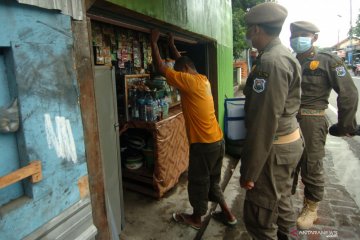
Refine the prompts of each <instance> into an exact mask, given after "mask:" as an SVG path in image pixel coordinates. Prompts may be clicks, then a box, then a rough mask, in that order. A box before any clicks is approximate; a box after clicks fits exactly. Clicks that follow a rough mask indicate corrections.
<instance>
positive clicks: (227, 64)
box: [217, 45, 234, 128]
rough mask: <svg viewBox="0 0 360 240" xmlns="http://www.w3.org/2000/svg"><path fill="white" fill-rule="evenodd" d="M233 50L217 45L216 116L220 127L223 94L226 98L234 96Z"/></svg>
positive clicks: (222, 114) (222, 115)
mask: <svg viewBox="0 0 360 240" xmlns="http://www.w3.org/2000/svg"><path fill="white" fill-rule="evenodd" d="M232 56H233V50H232V47H231V48H229V47H225V46H221V45H218V46H217V61H218V79H219V82H218V109H219V113H218V117H219V124H220V126H221V128H223V127H224V111H225V108H224V99H225V95H226V96H227V97H228V98H231V97H233V96H234V89H233V67H232V66H233V64H232Z"/></svg>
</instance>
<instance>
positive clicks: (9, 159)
mask: <svg viewBox="0 0 360 240" xmlns="http://www.w3.org/2000/svg"><path fill="white" fill-rule="evenodd" d="M6 53H7V51H6V48H0V108H6V107H8V106H9V105H10V103H11V102H12V101H13V98H14V96H11V94H10V92H11V91H10V89H9V81H12V79H11V77H10V76H11V74H10V73H9V69H12V68H11V67H10V66H7V63H8V61H6ZM0 117H1V116H0ZM1 121H3V120H1V119H0V123H1ZM18 168H20V163H19V155H18V148H17V142H16V133H1V132H0V176H4V175H7V174H9V173H11V172H13V171H15V170H17V169H18ZM23 194H24V190H23V186H22V183H21V182H17V183H14V184H12V185H10V186H8V187H5V188H3V189H0V207H1V206H2V205H4V204H6V203H8V202H9V201H11V200H12V199H16V198H18V197H20V196H22V195H23Z"/></svg>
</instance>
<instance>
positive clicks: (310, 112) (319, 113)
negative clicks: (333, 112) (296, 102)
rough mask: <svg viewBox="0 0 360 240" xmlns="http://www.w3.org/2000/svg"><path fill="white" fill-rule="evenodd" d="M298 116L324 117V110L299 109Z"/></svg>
mask: <svg viewBox="0 0 360 240" xmlns="http://www.w3.org/2000/svg"><path fill="white" fill-rule="evenodd" d="M300 115H302V116H324V115H325V110H323V109H308V108H300Z"/></svg>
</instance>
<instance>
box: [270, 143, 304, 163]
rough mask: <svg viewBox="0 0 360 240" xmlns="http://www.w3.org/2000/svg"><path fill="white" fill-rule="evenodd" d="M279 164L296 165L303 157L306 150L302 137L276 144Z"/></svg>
mask: <svg viewBox="0 0 360 240" xmlns="http://www.w3.org/2000/svg"><path fill="white" fill-rule="evenodd" d="M274 149H275V155H276V164H277V165H295V166H296V164H297V163H298V161H299V160H300V158H301V155H302V153H303V150H304V146H303V141H302V139H301V138H300V139H298V140H296V141H295V142H292V143H287V144H280V145H274Z"/></svg>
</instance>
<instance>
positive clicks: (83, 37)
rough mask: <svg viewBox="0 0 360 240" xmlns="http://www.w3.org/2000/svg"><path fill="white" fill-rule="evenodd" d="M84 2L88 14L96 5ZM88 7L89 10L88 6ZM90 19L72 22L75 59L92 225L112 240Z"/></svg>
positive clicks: (99, 234)
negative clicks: (107, 211)
mask: <svg viewBox="0 0 360 240" xmlns="http://www.w3.org/2000/svg"><path fill="white" fill-rule="evenodd" d="M94 2H95V1H93V0H90V1H88V0H84V1H83V6H84V8H83V9H85V11H86V10H87V9H88V8H90V6H91V5H92V4H93V3H94ZM85 6H86V7H85ZM90 26H91V25H90V20H89V19H87V18H86V17H85V16H84V20H82V21H75V20H74V21H72V30H73V34H74V35H73V36H74V59H75V66H76V75H77V81H78V85H79V102H80V109H81V117H82V123H83V129H84V143H85V152H86V163H87V169H88V177H89V189H90V199H91V206H92V216H93V222H94V225H95V226H96V228H97V230H98V233H97V235H96V239H99V240H103V239H104V240H108V239H111V237H110V236H111V234H110V229H109V224H108V221H107V213H106V201H105V187H104V175H103V166H102V159H101V152H100V138H99V129H98V121H97V111H96V107H95V106H96V104H95V89H94V69H93V64H92V63H93V54H92V43H91V27H90Z"/></svg>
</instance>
